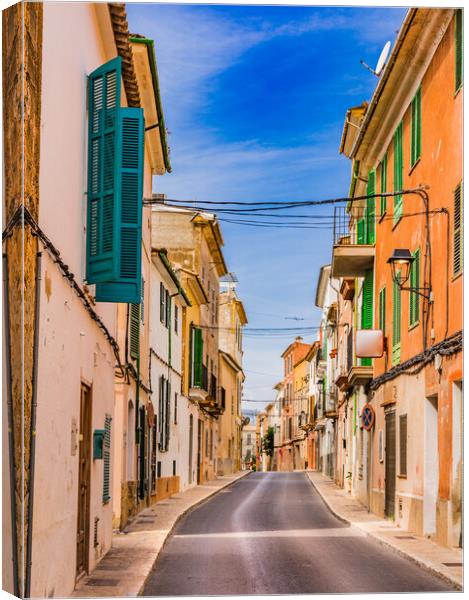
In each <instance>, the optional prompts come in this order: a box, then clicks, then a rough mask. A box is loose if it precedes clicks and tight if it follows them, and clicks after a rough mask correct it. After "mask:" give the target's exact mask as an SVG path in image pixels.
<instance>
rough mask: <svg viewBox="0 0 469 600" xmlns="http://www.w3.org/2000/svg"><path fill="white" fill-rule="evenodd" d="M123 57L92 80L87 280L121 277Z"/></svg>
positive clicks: (90, 93)
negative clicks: (117, 164)
mask: <svg viewBox="0 0 469 600" xmlns="http://www.w3.org/2000/svg"><path fill="white" fill-rule="evenodd" d="M121 65H122V59H121V58H120V57H117V58H114V59H113V60H111V61H109V62H107V63H106V64H105V65H102V66H101V67H100V68H99V69H96V71H94V72H93V73H91V75H90V76H89V78H88V189H87V224H86V231H87V236H86V280H87V281H88V283H98V282H100V281H110V280H113V279H115V278H116V277H117V276H118V274H119V250H120V239H119V237H118V236H116V231H115V228H116V223H117V222H118V218H119V212H120V207H119V201H118V199H119V180H118V177H117V175H116V172H115V168H114V165H115V158H116V157H115V155H116V150H117V146H118V141H119V123H118V118H117V115H118V111H119V106H120V88H121Z"/></svg>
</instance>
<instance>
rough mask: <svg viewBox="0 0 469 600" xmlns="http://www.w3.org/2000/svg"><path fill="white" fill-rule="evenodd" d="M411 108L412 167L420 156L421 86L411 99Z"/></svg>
mask: <svg viewBox="0 0 469 600" xmlns="http://www.w3.org/2000/svg"><path fill="white" fill-rule="evenodd" d="M411 110H412V118H411V127H410V129H411V132H410V166H411V167H412V166H414V164H415V163H416V162H417V160H418V159H419V158H420V154H421V149H422V88H419V89H418V90H417V93H416V94H415V96H414V99H413V100H412V107H411Z"/></svg>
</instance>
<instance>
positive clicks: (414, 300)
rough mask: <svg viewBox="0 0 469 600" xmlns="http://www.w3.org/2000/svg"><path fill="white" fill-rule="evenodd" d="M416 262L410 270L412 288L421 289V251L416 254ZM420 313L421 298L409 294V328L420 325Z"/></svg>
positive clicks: (415, 294)
mask: <svg viewBox="0 0 469 600" xmlns="http://www.w3.org/2000/svg"><path fill="white" fill-rule="evenodd" d="M414 257H415V260H414V262H413V263H412V266H411V268H410V287H412V288H419V287H420V250H416V251H415V252H414ZM419 313H420V296H419V295H418V294H417V293H415V292H410V294H409V326H412V325H415V324H416V323H418V320H419Z"/></svg>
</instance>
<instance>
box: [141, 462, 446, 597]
mask: <svg viewBox="0 0 469 600" xmlns="http://www.w3.org/2000/svg"><path fill="white" fill-rule="evenodd" d="M451 590H452V588H451V586H449V585H448V584H446V583H445V582H444V581H441V580H440V579H438V578H437V577H435V576H433V575H431V574H429V573H428V572H426V571H425V570H423V569H421V568H420V567H418V566H417V565H415V564H414V563H412V562H411V561H409V560H407V559H405V558H403V557H401V556H399V555H397V554H396V553H394V552H392V551H391V550H389V549H386V548H385V547H384V546H382V545H380V544H379V543H378V542H375V541H374V540H372V539H370V538H369V537H367V536H365V535H364V534H362V533H361V532H360V531H359V530H357V529H356V528H354V527H350V526H348V525H346V524H345V523H343V522H342V521H340V520H339V519H337V518H336V517H335V516H334V515H333V514H332V513H331V512H330V511H329V509H328V508H327V507H326V505H325V504H324V502H323V501H322V499H321V498H320V496H319V495H318V493H317V492H316V490H315V489H314V487H313V486H312V484H311V483H310V482H309V480H308V479H307V478H306V475H305V474H304V473H299V472H297V473H252V474H250V475H248V476H247V477H244V478H242V479H240V480H239V481H238V482H236V483H235V484H233V485H232V486H230V487H228V488H226V489H225V490H223V491H221V492H219V493H218V494H216V495H215V496H214V497H213V498H212V499H211V500H209V501H207V502H206V503H204V504H202V505H201V506H199V507H198V508H196V509H194V510H193V511H191V512H189V513H188V514H187V515H186V516H185V517H183V518H182V519H181V521H180V522H179V524H178V525H177V526H176V528H175V530H174V532H173V535H172V536H171V537H170V538H169V539H168V540H167V543H166V545H165V547H164V548H163V550H162V552H161V554H160V556H159V558H158V560H157V562H156V563H155V565H154V567H153V570H152V572H151V574H150V576H149V578H148V579H147V583H146V585H145V588H144V591H143V595H144V596H145V595H146V596H169V595H171V596H173V595H174V596H177V595H187V596H190V595H224V594H242V595H245V594H301V593H303V594H304V593H310V594H312V593H344V592H349V593H352V592H354V593H358V592H423V591H434V592H437V591H451Z"/></svg>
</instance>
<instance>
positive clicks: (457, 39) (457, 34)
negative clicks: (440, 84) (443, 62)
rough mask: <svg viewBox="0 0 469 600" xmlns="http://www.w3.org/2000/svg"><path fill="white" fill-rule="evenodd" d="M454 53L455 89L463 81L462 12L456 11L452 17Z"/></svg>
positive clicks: (457, 88)
mask: <svg viewBox="0 0 469 600" xmlns="http://www.w3.org/2000/svg"><path fill="white" fill-rule="evenodd" d="M454 53H455V89H456V91H457V90H459V88H460V87H461V86H462V80H463V20H462V10H461V9H457V10H456V11H455V15H454Z"/></svg>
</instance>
